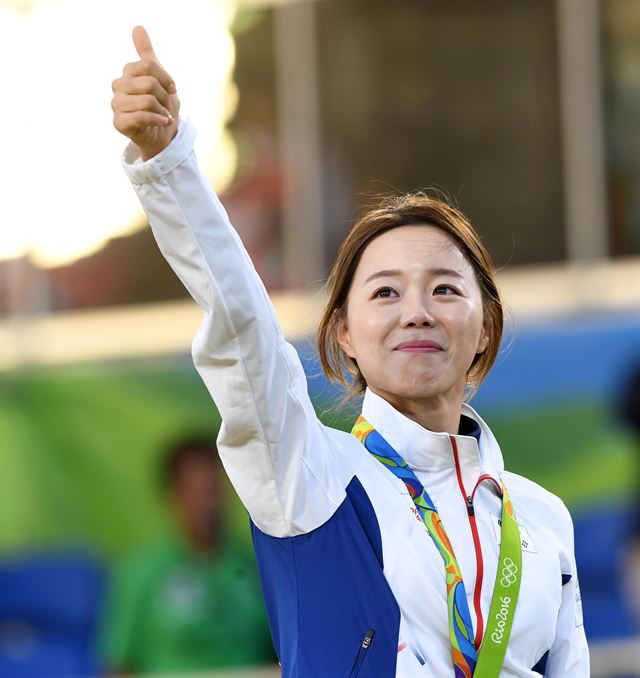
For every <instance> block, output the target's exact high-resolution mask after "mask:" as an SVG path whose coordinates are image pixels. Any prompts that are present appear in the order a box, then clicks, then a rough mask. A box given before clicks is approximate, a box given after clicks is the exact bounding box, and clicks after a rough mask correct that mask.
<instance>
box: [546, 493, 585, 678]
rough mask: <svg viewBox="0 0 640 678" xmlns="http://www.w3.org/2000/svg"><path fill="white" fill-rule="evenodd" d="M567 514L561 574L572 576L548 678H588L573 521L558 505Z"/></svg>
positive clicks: (566, 588)
mask: <svg viewBox="0 0 640 678" xmlns="http://www.w3.org/2000/svg"><path fill="white" fill-rule="evenodd" d="M559 503H560V505H561V510H562V512H563V513H564V515H563V516H562V517H561V518H562V519H561V520H559V521H558V523H559V525H560V526H561V530H562V532H563V534H562V535H561V536H562V542H563V544H564V545H565V548H566V551H565V553H564V554H563V562H562V563H561V564H562V572H563V575H564V576H570V577H571V578H570V579H569V581H568V582H567V583H566V584H564V586H563V587H562V603H561V605H560V613H559V614H558V623H557V626H556V636H555V639H554V642H553V646H552V647H551V651H550V652H549V661H548V662H547V671H546V673H545V676H546V678H566V677H567V676H572V678H589V675H590V671H589V648H588V647H587V638H586V636H585V632H584V624H583V621H582V600H581V598H580V585H579V583H578V572H577V568H576V561H575V556H574V547H573V522H572V520H571V515H570V514H569V511H568V510H567V508H566V506H565V505H564V504H562V502H559Z"/></svg>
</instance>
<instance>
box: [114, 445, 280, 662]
mask: <svg viewBox="0 0 640 678" xmlns="http://www.w3.org/2000/svg"><path fill="white" fill-rule="evenodd" d="M222 472H223V471H222V469H221V466H220V461H219V458H218V456H217V451H216V449H215V447H214V446H213V445H212V444H211V442H209V441H208V439H207V438H204V437H202V438H198V437H194V438H188V439H184V440H181V441H179V442H177V443H175V444H174V445H173V446H172V447H171V448H170V449H169V450H168V452H167V455H166V457H165V459H164V464H163V466H162V473H161V477H162V482H163V485H164V489H165V491H166V495H167V500H168V502H169V504H170V508H171V513H172V516H173V519H174V520H173V523H174V528H175V529H174V530H173V531H172V532H170V533H167V534H165V535H164V536H163V537H161V538H159V539H157V540H155V542H153V543H150V544H148V545H145V546H142V547H140V548H139V549H137V550H136V551H135V552H133V553H131V554H129V555H128V556H126V558H125V559H124V560H123V561H122V562H121V563H120V564H119V565H118V567H117V569H116V571H115V573H114V577H113V581H112V587H111V590H110V591H109V593H108V603H107V609H106V615H105V619H104V625H103V638H102V646H103V652H104V665H105V667H106V668H107V670H108V671H110V672H113V673H116V674H119V675H126V674H157V673H167V672H181V671H182V672H194V671H203V670H205V669H213V668H217V667H227V666H252V665H256V664H264V663H267V662H269V661H272V660H273V659H274V653H273V647H272V644H271V639H270V636H269V632H268V628H267V623H266V616H265V613H264V608H263V603H262V595H261V592H260V589H259V583H258V579H257V570H256V568H255V565H254V563H253V562H252V557H251V556H250V555H248V554H247V553H244V552H242V550H240V549H238V548H234V547H233V546H231V545H230V544H229V543H228V541H227V540H225V538H224V531H223V528H222V522H223V521H222V491H221V490H222V484H221V473H222Z"/></svg>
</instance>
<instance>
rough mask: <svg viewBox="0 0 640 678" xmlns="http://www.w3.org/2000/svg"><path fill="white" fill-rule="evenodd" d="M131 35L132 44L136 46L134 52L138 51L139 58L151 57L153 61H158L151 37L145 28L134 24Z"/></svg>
mask: <svg viewBox="0 0 640 678" xmlns="http://www.w3.org/2000/svg"><path fill="white" fill-rule="evenodd" d="M132 37H133V44H134V46H135V48H136V52H138V56H139V57H140V58H141V59H144V58H147V59H153V60H154V61H158V57H157V56H156V53H155V52H154V51H153V45H152V44H151V38H150V37H149V34H148V33H147V31H146V29H145V28H143V27H142V26H136V27H135V28H134V29H133V33H132Z"/></svg>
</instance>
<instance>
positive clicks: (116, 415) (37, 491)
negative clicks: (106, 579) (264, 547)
mask: <svg viewBox="0 0 640 678" xmlns="http://www.w3.org/2000/svg"><path fill="white" fill-rule="evenodd" d="M318 411H319V414H320V416H321V418H322V419H323V420H324V421H325V423H327V424H329V425H332V426H337V427H339V428H342V429H348V428H349V427H350V425H351V423H352V421H353V418H354V417H353V412H351V413H349V412H347V413H340V412H339V411H337V410H335V409H333V410H329V411H324V410H322V409H319V410H318ZM0 412H1V413H2V414H1V416H0V440H1V441H2V449H1V451H0V467H1V472H0V549H2V550H5V551H6V550H13V549H19V548H37V547H42V546H51V545H56V544H76V545H81V546H84V547H89V548H91V549H93V550H95V551H96V552H97V553H98V554H100V555H103V556H106V557H107V558H109V559H111V558H112V557H115V556H118V555H120V554H122V553H124V552H126V551H128V550H129V549H131V548H132V547H134V546H136V545H138V544H140V543H142V542H144V541H146V540H148V539H151V538H153V537H154V536H155V535H156V534H158V533H160V532H162V531H163V530H164V529H166V527H167V525H168V521H169V515H168V512H167V509H166V502H165V498H164V497H163V495H162V491H161V489H160V485H159V483H158V481H157V478H158V470H159V464H160V461H161V458H162V454H163V451H164V449H165V447H166V445H167V444H168V443H169V442H171V441H173V440H175V439H176V438H179V437H181V436H182V435H188V434H192V433H194V432H197V433H205V434H207V435H211V437H212V438H215V435H216V433H217V430H218V427H219V423H220V418H219V414H218V412H217V410H216V409H215V406H214V405H213V402H212V400H211V398H210V396H209V395H208V393H207V391H206V389H205V387H204V385H203V384H202V382H201V381H200V379H199V377H198V376H197V374H196V373H195V371H194V368H193V367H192V365H191V363H190V361H189V360H188V359H187V358H186V357H185V358H173V359H169V360H167V359H163V360H159V359H157V360H148V361H136V362H135V363H133V362H132V363H125V362H123V363H108V364H107V363H105V364H101V365H90V366H74V367H64V368H62V367H60V368H50V369H42V368H39V369H38V371H37V372H36V371H21V372H13V373H8V374H5V375H4V376H3V378H2V382H1V384H0ZM481 414H482V416H483V417H484V418H485V419H486V420H487V421H488V423H489V424H490V425H491V427H492V429H493V431H494V433H495V435H496V437H497V439H498V441H499V442H500V446H501V448H502V451H503V454H504V457H505V464H506V467H507V468H508V469H509V470H511V471H513V472H515V473H520V474H522V475H525V476H527V477H529V478H531V479H532V480H535V481H536V482H539V483H540V484H541V485H543V486H544V487H546V488H547V489H549V490H550V491H552V492H554V493H556V494H558V495H559V496H560V497H562V499H563V500H564V501H565V502H566V503H567V504H568V505H569V506H570V508H572V510H574V511H576V510H577V511H579V510H580V508H581V507H582V506H585V505H587V504H588V503H589V502H592V501H593V500H595V499H598V500H603V499H604V500H611V501H625V500H628V498H629V497H630V496H631V493H632V492H633V491H634V489H635V488H634V484H633V483H634V482H635V478H636V475H637V473H636V464H637V459H636V456H637V455H636V454H635V450H634V448H633V444H632V440H631V439H630V438H628V437H627V436H626V434H625V433H624V432H623V431H622V430H620V429H619V428H618V427H617V426H616V425H615V424H614V422H613V419H612V417H611V416H610V414H609V412H608V411H607V409H606V407H605V406H604V405H601V404H598V403H594V402H589V401H584V402H579V401H571V402H563V403H553V404H550V403H546V404H545V405H544V406H541V407H537V408H531V406H528V407H527V409H526V410H524V409H523V410H521V411H518V410H516V411H513V410H509V412H504V411H500V410H498V409H492V410H490V411H482V412H481ZM225 493H226V494H227V499H226V501H227V505H228V512H227V516H228V524H227V528H228V531H229V535H230V538H232V539H233V540H238V541H239V542H240V543H243V544H245V545H247V546H248V545H249V539H250V538H249V531H248V519H247V515H246V512H245V511H244V509H243V507H242V506H241V504H240V502H239V501H238V499H237V497H236V496H235V494H234V492H233V489H232V488H231V487H230V486H228V485H227V486H226V487H225Z"/></svg>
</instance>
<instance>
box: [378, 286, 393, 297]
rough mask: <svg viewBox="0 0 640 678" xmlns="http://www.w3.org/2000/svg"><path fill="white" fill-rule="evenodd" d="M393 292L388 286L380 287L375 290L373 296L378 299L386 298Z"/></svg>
mask: <svg viewBox="0 0 640 678" xmlns="http://www.w3.org/2000/svg"><path fill="white" fill-rule="evenodd" d="M393 294H395V292H394V290H392V289H391V288H390V287H381V288H380V289H379V290H376V293H375V294H374V295H373V296H374V297H376V298H378V299H388V298H389V297H391V296H392V295H393Z"/></svg>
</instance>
